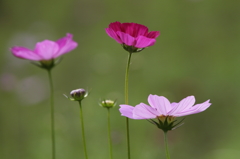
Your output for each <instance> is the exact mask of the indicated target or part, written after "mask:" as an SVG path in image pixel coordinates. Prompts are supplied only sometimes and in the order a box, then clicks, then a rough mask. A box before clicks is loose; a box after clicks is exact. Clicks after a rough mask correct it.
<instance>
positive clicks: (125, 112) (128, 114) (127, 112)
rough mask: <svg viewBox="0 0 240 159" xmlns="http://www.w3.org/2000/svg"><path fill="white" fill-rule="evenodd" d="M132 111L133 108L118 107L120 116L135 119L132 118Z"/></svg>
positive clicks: (127, 106) (126, 106)
mask: <svg viewBox="0 0 240 159" xmlns="http://www.w3.org/2000/svg"><path fill="white" fill-rule="evenodd" d="M133 109H134V107H133V106H129V105H123V104H122V105H120V109H119V111H120V112H121V115H122V116H125V117H128V118H131V119H135V118H133Z"/></svg>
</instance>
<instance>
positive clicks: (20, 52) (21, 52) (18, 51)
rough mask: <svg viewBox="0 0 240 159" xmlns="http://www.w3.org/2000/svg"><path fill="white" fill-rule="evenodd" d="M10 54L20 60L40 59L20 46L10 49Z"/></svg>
mask: <svg viewBox="0 0 240 159" xmlns="http://www.w3.org/2000/svg"><path fill="white" fill-rule="evenodd" d="M11 52H12V53H13V55H14V56H16V57H18V58H22V59H27V60H33V61H40V60H41V59H42V58H41V57H40V56H39V55H38V54H36V53H34V52H33V51H32V50H30V49H28V48H25V47H20V46H15V47H12V48H11Z"/></svg>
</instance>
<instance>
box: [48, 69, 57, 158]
mask: <svg viewBox="0 0 240 159" xmlns="http://www.w3.org/2000/svg"><path fill="white" fill-rule="evenodd" d="M48 77H49V84H50V100H51V101H50V105H51V131H52V159H55V158H56V152H55V149H56V148H55V126H54V96H53V94H54V90H53V81H52V74H51V70H50V69H49V70H48Z"/></svg>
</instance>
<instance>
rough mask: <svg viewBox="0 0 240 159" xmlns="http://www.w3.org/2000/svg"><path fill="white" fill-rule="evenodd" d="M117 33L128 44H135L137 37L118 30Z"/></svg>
mask: <svg viewBox="0 0 240 159" xmlns="http://www.w3.org/2000/svg"><path fill="white" fill-rule="evenodd" d="M117 35H118V36H119V38H120V39H121V41H122V43H124V44H126V45H128V46H134V45H135V38H134V37H132V36H130V35H129V34H126V33H123V32H119V31H118V32H117Z"/></svg>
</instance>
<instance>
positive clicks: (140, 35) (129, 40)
mask: <svg viewBox="0 0 240 159" xmlns="http://www.w3.org/2000/svg"><path fill="white" fill-rule="evenodd" d="M106 32H107V34H108V35H109V36H110V37H111V38H113V39H115V40H116V41H117V42H118V43H119V44H122V45H123V47H124V49H125V50H127V51H128V52H131V53H132V52H139V51H141V50H143V49H144V48H146V47H149V46H152V45H154V44H155V42H156V38H157V37H158V36H159V35H160V32H159V31H151V32H149V31H148V28H147V27H146V26H144V25H141V24H137V23H120V22H114V23H110V24H109V26H108V28H106Z"/></svg>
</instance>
